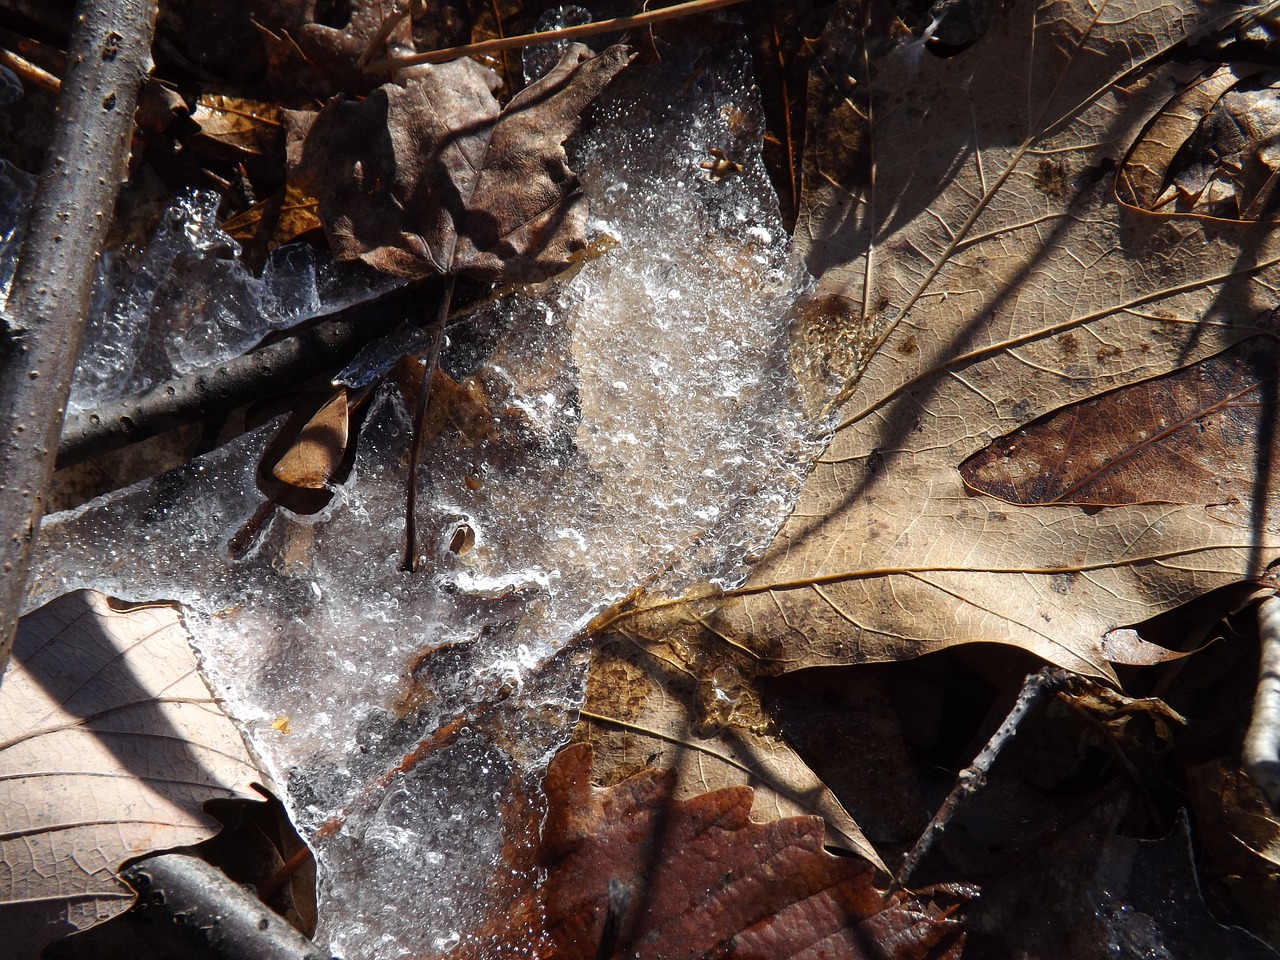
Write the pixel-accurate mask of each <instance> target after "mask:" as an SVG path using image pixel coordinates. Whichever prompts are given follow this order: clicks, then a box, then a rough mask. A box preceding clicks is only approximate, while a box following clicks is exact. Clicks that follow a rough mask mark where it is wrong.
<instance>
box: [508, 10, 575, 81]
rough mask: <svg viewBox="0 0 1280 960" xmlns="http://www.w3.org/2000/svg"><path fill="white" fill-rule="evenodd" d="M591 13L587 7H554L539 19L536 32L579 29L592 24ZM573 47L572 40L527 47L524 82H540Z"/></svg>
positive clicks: (524, 61) (524, 60)
mask: <svg viewBox="0 0 1280 960" xmlns="http://www.w3.org/2000/svg"><path fill="white" fill-rule="evenodd" d="M591 19H592V18H591V11H590V10H588V9H586V8H585V7H579V6H576V5H572V4H570V5H568V6H563V7H552V8H551V9H550V10H548V11H547V12H546V13H544V14H543V15H542V16H541V17H539V18H538V26H537V28H536V32H538V33H547V32H548V31H550V30H563V29H564V28H565V27H577V26H580V25H582V24H584V23H590V22H591ZM572 45H573V41H572V40H557V41H555V42H554V43H542V44H537V45H535V46H532V47H525V48H524V50H523V52H522V54H521V56H522V61H521V62H522V65H523V67H524V82H525V83H526V84H530V83H533V82H534V81H535V80H540V79H541V78H542V77H543V76H544V75H546V74H548V73H550V72H551V68H552V67H554V66H555V65H556V64H557V63H559V62H560V58H561V57H563V56H564V55H565V52H566V51H567V50H568V49H569V47H570V46H572Z"/></svg>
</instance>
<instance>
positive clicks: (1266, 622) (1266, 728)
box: [1244, 594, 1280, 810]
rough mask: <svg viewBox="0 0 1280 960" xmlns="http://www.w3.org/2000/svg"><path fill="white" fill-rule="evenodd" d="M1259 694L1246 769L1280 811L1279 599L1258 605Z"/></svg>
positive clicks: (1248, 738) (1246, 740)
mask: <svg viewBox="0 0 1280 960" xmlns="http://www.w3.org/2000/svg"><path fill="white" fill-rule="evenodd" d="M1258 646H1259V648H1260V661H1261V662H1260V663H1259V665H1258V692H1257V694H1256V695H1255V696H1254V699H1253V720H1252V721H1251V722H1250V724H1249V732H1248V733H1247V734H1246V735H1245V738H1244V768H1245V770H1247V771H1248V772H1249V776H1250V777H1251V778H1252V779H1253V782H1254V783H1255V784H1257V785H1258V789H1259V790H1261V791H1262V793H1263V795H1264V796H1265V797H1266V798H1267V802H1269V803H1270V804H1271V809H1273V810H1280V596H1276V595H1275V594H1272V595H1271V596H1269V597H1267V598H1266V599H1265V600H1263V601H1262V603H1260V604H1259V605H1258Z"/></svg>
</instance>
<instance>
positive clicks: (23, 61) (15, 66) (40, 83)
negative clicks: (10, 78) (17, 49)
mask: <svg viewBox="0 0 1280 960" xmlns="http://www.w3.org/2000/svg"><path fill="white" fill-rule="evenodd" d="M0 66H3V67H8V68H9V69H10V70H12V71H13V73H14V76H16V77H17V78H18V79H19V80H25V81H26V82H27V83H29V84H31V85H32V86H36V87H40V88H42V89H44V90H48V91H49V92H50V93H57V92H58V91H59V90H61V89H62V81H61V80H59V79H58V78H57V77H55V76H54V75H53V74H52V73H50V72H49V71H48V70H45V69H44V68H43V67H38V66H36V65H35V64H34V63H32V62H31V61H30V60H28V59H27V58H26V57H20V56H18V55H17V54H16V53H14V52H13V51H12V50H6V49H5V48H4V47H0Z"/></svg>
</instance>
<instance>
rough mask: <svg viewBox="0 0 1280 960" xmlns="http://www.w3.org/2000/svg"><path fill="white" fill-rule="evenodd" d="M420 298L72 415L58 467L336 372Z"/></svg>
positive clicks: (351, 313) (349, 314)
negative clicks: (325, 373)
mask: <svg viewBox="0 0 1280 960" xmlns="http://www.w3.org/2000/svg"><path fill="white" fill-rule="evenodd" d="M421 296H422V293H421V291H417V292H415V291H413V290H408V289H405V290H400V291H397V292H395V293H393V294H391V295H389V296H386V297H383V298H380V299H378V300H374V301H372V302H370V303H365V304H360V305H359V306H356V307H351V308H348V309H346V310H343V311H341V312H339V313H336V314H334V315H333V316H332V317H331V318H330V319H328V320H326V321H324V322H323V323H320V324H317V325H316V326H313V327H310V328H308V329H307V330H304V331H302V332H300V333H298V334H297V335H296V336H291V337H287V338H285V339H284V340H280V341H277V342H276V343H273V344H270V345H268V346H265V347H263V348H261V349H260V350H255V351H253V352H252V353H247V354H245V355H244V356H242V357H236V358H235V359H234V360H229V361H227V362H226V363H223V364H219V365H218V366H216V367H211V368H209V369H207V370H196V371H194V372H192V373H190V374H188V375H187V376H185V377H180V378H178V379H176V380H170V381H168V382H166V383H160V384H156V385H155V386H154V387H151V388H150V389H148V390H145V391H143V392H142V393H137V394H134V395H132V396H128V397H123V398H121V399H120V400H116V401H113V402H112V403H108V404H104V405H103V406H101V407H99V408H97V409H95V410H84V411H80V412H77V413H73V414H72V415H71V416H69V417H67V423H66V426H65V428H64V429H63V432H62V440H61V442H60V444H59V446H58V466H59V467H69V466H72V465H74V464H76V463H80V462H81V461H83V460H87V459H89V458H90V457H96V456H100V455H102V454H104V453H108V452H110V451H112V450H118V449H120V448H121V447H126V446H128V445H129V444H131V443H138V442H140V441H142V440H146V439H147V438H149V437H154V436H156V435H157V434H159V433H163V432H164V431H165V430H171V429H173V428H174V427H179V426H183V425H185V424H188V423H196V422H199V421H201V420H204V419H206V418H218V417H223V416H226V414H228V413H230V412H231V411H232V410H234V409H236V408H237V407H239V406H242V405H244V404H246V403H249V402H251V401H254V400H261V399H264V398H266V397H270V396H273V395H275V394H278V393H284V392H286V391H288V390H290V389H292V388H294V387H296V386H297V385H298V384H299V383H301V382H302V381H304V380H306V379H308V378H309V377H312V376H315V375H316V374H319V373H323V372H325V371H326V370H332V369H335V368H337V367H340V366H342V365H343V364H345V363H346V362H347V361H349V360H350V359H351V358H352V357H353V356H355V354H356V352H357V351H358V350H359V349H360V348H361V347H362V346H364V345H365V344H366V343H369V342H371V341H373V340H375V339H377V338H378V337H380V336H382V335H384V334H386V333H389V332H390V331H391V330H393V329H395V327H396V326H398V325H399V324H400V323H401V322H403V321H404V320H405V319H406V318H407V317H408V316H409V315H410V314H411V313H412V311H413V310H414V309H415V303H416V302H417V300H418V299H419V298H420V297H421Z"/></svg>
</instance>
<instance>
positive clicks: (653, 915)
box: [460, 744, 964, 960]
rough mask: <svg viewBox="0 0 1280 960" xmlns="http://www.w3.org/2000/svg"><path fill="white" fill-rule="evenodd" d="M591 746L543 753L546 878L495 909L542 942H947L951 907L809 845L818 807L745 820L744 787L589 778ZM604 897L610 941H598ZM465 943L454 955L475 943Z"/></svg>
mask: <svg viewBox="0 0 1280 960" xmlns="http://www.w3.org/2000/svg"><path fill="white" fill-rule="evenodd" d="M591 758H592V750H591V747H590V746H588V745H587V744H575V745H573V746H570V747H566V748H565V749H564V750H562V751H561V752H560V753H559V754H558V755H557V756H556V758H555V759H554V760H553V761H552V762H551V765H550V766H549V767H548V769H547V777H546V781H545V788H546V793H547V802H548V812H547V821H546V826H545V828H544V831H543V836H542V839H541V841H540V843H539V847H538V858H539V860H540V862H541V864H542V866H543V867H544V868H545V869H546V871H547V879H546V881H545V883H544V884H543V885H542V886H541V887H540V888H539V889H538V890H537V891H536V892H535V893H534V894H532V895H531V896H528V897H526V898H525V899H523V900H521V901H518V902H517V903H516V904H515V905H513V907H512V909H511V911H510V913H509V919H508V922H507V923H506V926H507V928H509V929H524V928H525V924H523V923H521V922H520V921H521V919H522V918H523V917H525V916H526V915H528V914H531V913H532V914H535V915H541V916H543V917H544V918H545V919H544V920H543V923H544V924H545V926H544V927H543V929H545V930H546V936H547V939H548V940H549V941H550V942H549V943H547V944H545V945H544V946H545V949H546V953H547V955H548V956H554V957H557V958H558V960H576V958H583V960H588V958H591V957H597V956H602V955H616V956H636V957H650V958H659V957H710V956H716V957H765V956H767V957H775V958H786V957H809V956H822V957H830V958H845V960H860V958H872V957H875V958H899V960H906V958H921V960H924V958H939V960H941V958H944V957H958V956H959V955H960V951H961V949H962V947H963V945H964V933H963V927H962V925H961V922H960V920H959V919H958V918H956V917H954V916H952V915H951V912H950V911H947V910H943V909H939V908H938V907H937V906H935V905H934V904H933V903H932V902H930V900H929V898H928V897H926V896H906V895H895V896H889V897H885V896H884V895H883V894H881V893H880V892H879V891H878V890H876V889H875V888H874V887H873V886H872V878H873V876H874V870H873V869H872V867H871V866H870V865H869V864H867V863H864V862H862V861H859V860H854V859H849V858H844V857H835V856H832V855H831V854H829V853H827V852H826V851H824V850H823V849H822V838H823V827H822V823H821V821H820V820H819V819H818V818H816V817H790V818H787V819H785V820H774V821H772V822H770V823H755V822H753V821H752V820H751V818H750V816H749V814H750V810H751V804H752V797H751V790H750V788H748V787H736V788H732V789H726V790H716V791H713V792H710V793H704V794H700V795H698V796H694V797H691V798H690V799H687V800H677V799H675V798H674V796H673V790H674V788H675V775H674V774H672V773H657V772H655V771H653V770H644V771H642V772H640V773H638V774H636V775H635V776H634V777H631V778H629V779H627V780H625V781H623V782H622V783H620V784H618V785H617V786H614V787H608V788H598V787H593V786H592V785H591ZM611 887H613V893H612V897H611V892H610V888H611ZM611 899H612V902H613V906H612V913H613V914H614V917H613V918H612V922H613V923H615V924H616V925H617V940H616V953H609V954H606V953H605V952H604V951H603V950H602V949H601V942H602V939H604V938H605V937H606V936H607V934H606V932H605V931H606V927H607V926H608V925H609V923H610V913H611V909H610V901H611ZM501 943H502V934H501V932H500V931H499V932H495V934H494V935H493V936H491V937H490V938H488V939H487V940H486V939H480V938H478V939H477V940H476V941H475V942H474V947H475V948H476V949H478V950H479V951H481V952H483V954H484V955H487V956H492V955H494V953H498V952H501V951H500V950H494V947H495V946H496V945H498V944H501ZM472 946H473V945H472V944H468V945H467V947H468V949H464V951H463V952H462V953H461V954H460V956H464V957H469V956H473V955H475V956H479V955H480V953H476V954H472V953H471V952H469V948H471V947H472ZM598 951H600V952H598Z"/></svg>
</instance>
